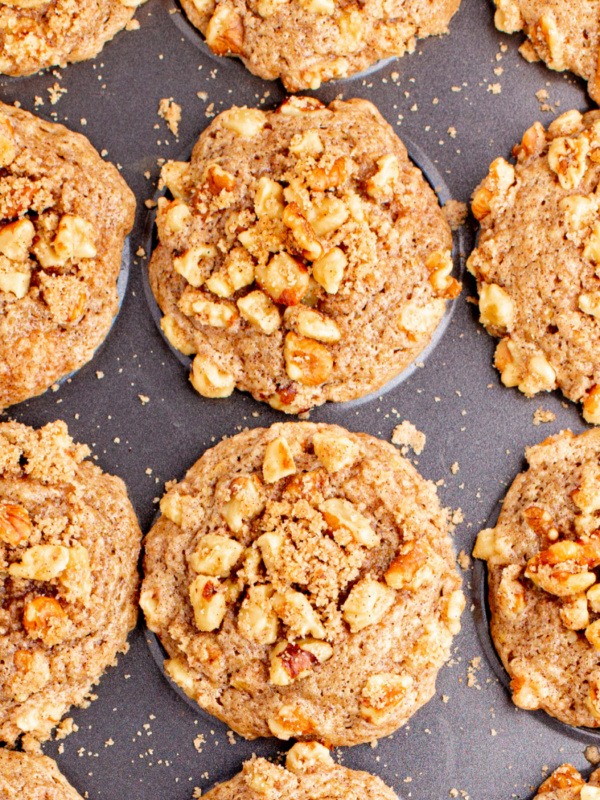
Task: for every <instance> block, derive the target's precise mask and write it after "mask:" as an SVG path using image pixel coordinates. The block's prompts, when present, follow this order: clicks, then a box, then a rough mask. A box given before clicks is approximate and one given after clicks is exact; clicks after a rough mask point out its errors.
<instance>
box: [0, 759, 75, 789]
mask: <svg viewBox="0 0 600 800" xmlns="http://www.w3.org/2000/svg"><path fill="white" fill-rule="evenodd" d="M0 793H1V794H2V798H3V800H82V798H81V795H80V794H78V793H77V792H76V791H75V789H73V787H72V786H71V785H70V784H69V783H68V782H67V780H66V778H65V777H64V776H63V775H61V773H60V771H59V769H58V766H57V765H56V762H55V761H53V760H52V759H51V758H48V757H47V756H33V755H28V754H26V753H17V752H15V751H14V750H6V749H0Z"/></svg>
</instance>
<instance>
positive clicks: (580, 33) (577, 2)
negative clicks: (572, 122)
mask: <svg viewBox="0 0 600 800" xmlns="http://www.w3.org/2000/svg"><path fill="white" fill-rule="evenodd" d="M495 3H496V7H497V11H496V18H495V21H496V27H497V28H498V29H499V30H501V31H505V32H506V33H515V32H516V31H523V32H524V33H525V34H526V35H527V37H528V42H527V43H526V45H525V46H523V47H522V48H521V52H522V54H523V55H524V57H525V58H526V59H527V60H528V61H536V60H539V59H542V60H543V61H545V62H546V64H547V65H548V66H549V67H550V68H551V69H555V70H558V71H559V72H560V71H562V70H570V71H571V72H574V73H575V74H576V75H579V76H580V77H582V78H584V79H585V80H586V81H588V92H589V93H590V96H591V97H592V98H593V99H594V100H595V101H596V102H597V103H598V102H599V101H600V64H599V63H598V55H599V53H600V2H599V0H495Z"/></svg>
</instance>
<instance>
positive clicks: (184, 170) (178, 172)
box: [159, 161, 191, 200]
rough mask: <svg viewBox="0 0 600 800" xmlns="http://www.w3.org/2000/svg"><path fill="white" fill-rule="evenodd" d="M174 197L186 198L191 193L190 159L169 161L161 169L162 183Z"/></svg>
mask: <svg viewBox="0 0 600 800" xmlns="http://www.w3.org/2000/svg"><path fill="white" fill-rule="evenodd" d="M161 184H162V185H164V186H166V187H167V189H168V190H169V191H170V192H171V194H172V195H173V197H175V198H176V199H180V200H186V199H187V198H188V196H189V194H190V188H191V187H190V165H189V162H188V161H167V163H166V164H163V166H162V167H161V170H160V183H159V188H162V186H161Z"/></svg>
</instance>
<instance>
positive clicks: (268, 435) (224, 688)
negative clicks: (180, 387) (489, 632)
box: [140, 422, 464, 745]
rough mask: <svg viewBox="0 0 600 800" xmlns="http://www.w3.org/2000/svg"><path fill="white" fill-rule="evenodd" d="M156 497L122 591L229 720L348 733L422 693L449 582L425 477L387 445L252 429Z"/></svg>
mask: <svg viewBox="0 0 600 800" xmlns="http://www.w3.org/2000/svg"><path fill="white" fill-rule="evenodd" d="M160 508H161V512H162V516H161V517H160V518H159V520H158V522H157V523H156V524H155V525H154V527H153V528H152V530H151V531H150V533H149V534H148V535H147V537H146V539H145V543H144V544H145V561H144V565H145V577H144V582H143V585H142V596H141V601H140V604H141V606H142V609H143V611H144V614H145V616H146V622H147V624H148V626H149V628H150V629H151V630H152V631H154V632H155V633H157V634H158V636H159V638H160V640H161V642H162V644H163V646H164V647H165V649H166V650H167V653H168V656H169V658H168V660H166V661H165V670H166V672H167V674H168V675H170V676H171V678H173V680H174V681H175V682H176V683H177V684H179V686H181V688H182V689H183V690H184V691H185V693H186V694H187V695H188V696H189V697H190V698H192V699H193V700H195V701H196V702H197V703H198V704H199V705H200V706H201V707H202V708H204V709H205V710H206V711H208V712H209V713H211V714H213V715H214V716H216V717H218V718H219V719H222V720H223V721H224V722H226V723H227V724H228V725H230V726H231V727H232V728H233V730H235V731H237V732H238V733H239V734H241V735H242V736H245V737H247V738H255V737H257V736H273V735H274V736H277V737H279V738H281V739H289V738H291V737H294V738H298V739H300V738H304V739H325V740H327V741H328V742H331V743H332V744H335V745H352V744H357V743H360V742H366V741H371V740H372V739H374V738H378V737H381V736H386V735H388V734H389V733H391V732H392V731H394V730H395V729H396V728H398V727H399V726H400V725H403V724H404V723H405V722H406V720H407V719H408V718H409V717H410V716H411V715H412V714H413V713H414V712H415V711H416V710H417V709H418V708H419V707H420V706H421V705H423V704H424V703H425V702H427V701H428V700H429V699H430V698H431V696H432V695H433V692H434V689H435V679H436V675H437V673H438V670H439V669H440V667H441V666H442V664H443V663H444V661H445V660H446V659H447V658H448V656H449V653H450V644H451V642H452V636H453V634H455V633H458V631H459V630H460V622H459V620H460V614H461V612H462V610H463V608H464V596H463V593H462V591H461V590H460V578H459V576H458V574H457V569H456V566H455V563H454V556H453V553H452V549H451V545H450V539H449V536H448V533H447V525H446V513H445V511H442V510H441V509H440V506H439V502H438V499H437V495H436V492H435V488H434V487H433V485H432V484H431V483H429V482H427V481H425V480H423V479H422V478H421V477H420V476H419V474H418V473H417V472H416V470H415V469H414V467H413V466H412V465H411V464H410V463H409V462H408V461H406V460H405V459H403V458H402V457H401V456H400V455H399V454H398V453H397V451H396V450H395V448H394V447H393V446H392V445H390V444H387V443H386V442H382V441H380V440H378V439H375V438H373V437H371V436H367V435H366V434H356V433H349V432H348V431H346V430H344V429H343V428H340V427H338V426H334V425H324V424H319V425H314V424H311V423H293V422H292V423H283V424H276V425H273V426H272V427H271V428H269V429H262V428H259V429H255V430H252V431H248V432H246V433H241V434H238V435H237V436H234V437H233V438H231V439H228V440H227V441H224V442H221V443H220V444H218V445H217V446H216V447H214V448H212V449H211V450H208V451H207V452H206V453H205V454H204V455H203V456H202V458H201V459H200V460H199V461H198V462H197V463H196V464H195V465H194V466H193V467H192V468H191V469H190V470H189V472H188V473H187V475H186V477H185V478H184V480H183V481H182V482H181V483H178V484H176V485H175V486H174V487H172V488H171V489H170V490H169V491H168V492H167V494H166V495H164V497H163V498H162V500H161V504H160Z"/></svg>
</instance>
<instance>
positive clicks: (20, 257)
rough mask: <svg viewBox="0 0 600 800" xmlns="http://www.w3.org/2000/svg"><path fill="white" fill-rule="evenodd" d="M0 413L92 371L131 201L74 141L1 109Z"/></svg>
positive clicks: (111, 303) (109, 312)
mask: <svg viewBox="0 0 600 800" xmlns="http://www.w3.org/2000/svg"><path fill="white" fill-rule="evenodd" d="M0 165H1V167H2V169H1V171H0V408H5V407H6V406H9V405H11V404H13V403H18V402H20V401H22V400H26V399H27V398H29V397H33V396H35V395H37V394H40V393H41V392H43V391H45V390H46V389H47V388H48V387H49V386H50V385H51V384H52V383H54V382H55V381H56V380H58V379H59V378H62V377H63V376H65V375H68V374H69V373H70V372H72V371H73V370H75V369H77V368H78V367H80V366H82V365H83V364H85V363H86V362H87V361H89V360H90V359H91V358H92V356H93V354H94V351H95V350H96V348H97V347H98V345H99V344H100V343H101V342H102V341H103V340H104V338H105V336H106V334H107V333H108V331H109V329H110V326H111V324H112V321H113V319H114V317H115V315H116V313H117V310H118V297H117V278H118V275H119V271H120V268H121V255H122V251H123V244H124V240H125V236H126V235H127V233H128V232H129V230H130V229H131V226H132V224H133V217H134V212H135V199H134V197H133V194H132V192H131V191H130V190H129V188H128V187H127V185H126V183H125V181H124V180H123V179H122V178H121V176H120V175H119V173H118V172H117V170H116V168H115V167H114V166H113V165H112V164H109V163H106V162H105V161H104V160H103V159H102V158H100V156H99V154H98V153H97V152H96V150H95V149H94V148H93V147H92V145H91V144H90V143H89V142H88V140H87V139H86V138H85V137H84V136H81V135H80V134H78V133H72V132H71V131H69V130H67V129H66V128H64V127H63V126H62V125H55V124H52V123H49V122H45V121H44V120H41V119H39V118H38V117H35V116H34V115H32V114H29V113H28V112H26V111H21V110H20V109H17V108H13V107H12V106H7V105H3V104H0Z"/></svg>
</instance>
